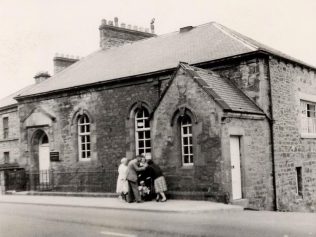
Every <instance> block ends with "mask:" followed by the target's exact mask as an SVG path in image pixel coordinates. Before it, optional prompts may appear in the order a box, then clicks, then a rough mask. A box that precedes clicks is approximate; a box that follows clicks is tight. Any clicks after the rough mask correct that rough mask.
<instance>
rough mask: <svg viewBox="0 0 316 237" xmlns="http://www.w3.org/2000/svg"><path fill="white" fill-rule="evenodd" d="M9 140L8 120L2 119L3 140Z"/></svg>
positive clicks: (6, 118)
mask: <svg viewBox="0 0 316 237" xmlns="http://www.w3.org/2000/svg"><path fill="white" fill-rule="evenodd" d="M7 138H9V118H8V117H4V118H3V139H7Z"/></svg>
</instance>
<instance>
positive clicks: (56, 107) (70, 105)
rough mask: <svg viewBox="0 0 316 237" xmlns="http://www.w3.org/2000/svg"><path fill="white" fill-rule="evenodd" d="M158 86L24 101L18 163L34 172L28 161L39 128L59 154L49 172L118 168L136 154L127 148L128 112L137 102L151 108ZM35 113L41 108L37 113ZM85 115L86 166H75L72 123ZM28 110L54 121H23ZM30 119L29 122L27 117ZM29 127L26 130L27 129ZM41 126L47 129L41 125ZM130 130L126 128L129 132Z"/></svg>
mask: <svg viewBox="0 0 316 237" xmlns="http://www.w3.org/2000/svg"><path fill="white" fill-rule="evenodd" d="M158 92H159V88H158V86H157V83H155V82H153V81H152V80H149V82H146V81H143V82H142V83H139V84H132V85H129V86H120V87H116V88H112V89H109V88H106V87H104V88H102V87H99V88H97V90H95V89H91V90H85V91H80V92H77V93H75V92H73V93H72V94H64V96H58V97H57V96H54V97H52V98H46V99H38V100H32V101H26V102H24V103H21V104H20V105H19V116H20V118H21V121H22V122H21V127H20V129H21V161H20V162H21V163H22V164H23V165H24V166H26V168H27V169H32V170H36V169H38V167H37V165H36V162H35V161H34V160H32V159H33V156H34V152H36V151H34V150H32V146H33V145H35V144H32V141H33V140H34V139H33V138H34V134H35V133H36V131H38V130H39V129H40V130H42V131H44V132H45V133H46V134H47V135H48V137H49V143H50V150H51V151H58V152H59V155H60V160H61V161H59V162H51V168H53V169H55V170H59V171H65V172H66V171H67V172H68V171H78V172H79V171H85V170H89V169H90V170H98V169H110V170H111V169H115V170H116V169H117V167H118V165H119V163H120V159H121V158H122V157H124V156H126V155H128V156H129V157H131V156H133V155H134V154H135V150H133V149H134V145H133V144H131V143H132V142H131V140H132V138H130V136H133V137H134V134H132V133H131V131H130V130H129V129H128V128H130V127H132V128H133V126H131V121H132V119H128V118H129V115H130V109H131V107H132V105H133V104H135V103H136V102H138V101H142V102H144V103H145V104H146V105H148V107H150V108H153V107H154V105H155V104H156V102H157V100H158ZM39 108H40V109H39ZM81 110H82V111H87V112H88V113H89V116H90V117H91V121H92V123H91V144H92V147H91V150H92V158H91V161H88V162H82V161H78V143H77V132H76V129H77V127H76V126H77V124H76V121H74V117H75V114H76V113H77V112H78V111H81ZM30 111H33V113H37V114H41V113H44V114H49V115H51V117H55V120H52V121H51V122H49V120H48V122H47V121H46V122H44V120H45V119H44V118H45V116H44V118H43V119H42V121H40V120H39V121H33V122H34V124H32V123H30V122H29V120H28V119H27V118H28V116H29V115H30ZM29 118H31V117H30V116H29ZM27 124H29V125H30V126H29V127H26V125H27ZM45 124H48V126H46V125H45ZM33 125H34V126H33ZM132 128H131V129H132Z"/></svg>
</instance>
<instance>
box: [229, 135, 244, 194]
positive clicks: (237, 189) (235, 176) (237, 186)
mask: <svg viewBox="0 0 316 237" xmlns="http://www.w3.org/2000/svg"><path fill="white" fill-rule="evenodd" d="M240 157H241V155H240V137H239V136H231V137H230V159H231V178H232V199H233V200H236V199H241V198H242V187H241V167H240Z"/></svg>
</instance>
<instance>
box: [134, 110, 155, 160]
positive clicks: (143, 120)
mask: <svg viewBox="0 0 316 237" xmlns="http://www.w3.org/2000/svg"><path fill="white" fill-rule="evenodd" d="M140 112H142V114H141V116H140V114H139V113H140ZM134 114H135V116H134V119H135V150H136V155H140V154H139V153H140V152H139V150H142V149H143V150H144V152H141V154H143V153H144V155H145V156H146V154H148V153H147V150H148V149H149V150H150V151H151V136H150V130H151V128H150V118H149V116H150V115H149V112H148V110H147V109H146V108H145V107H144V106H142V107H140V108H136V109H135V112H134ZM146 114H147V115H146ZM146 120H148V123H149V124H148V126H146ZM139 121H141V122H139ZM138 123H142V124H143V126H142V127H138ZM148 131H149V136H147V137H146V134H147V133H146V132H148ZM141 133H142V134H143V138H140V136H139V135H140V134H141ZM140 140H143V146H142V147H140V146H139V142H140ZM147 141H149V146H147ZM149 154H151V152H150V153H149Z"/></svg>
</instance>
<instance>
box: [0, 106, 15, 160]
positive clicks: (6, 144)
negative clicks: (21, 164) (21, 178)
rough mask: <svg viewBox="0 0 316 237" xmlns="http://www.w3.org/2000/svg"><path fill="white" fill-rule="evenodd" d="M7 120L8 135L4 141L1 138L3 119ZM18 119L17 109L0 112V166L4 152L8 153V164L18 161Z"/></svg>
mask: <svg viewBox="0 0 316 237" xmlns="http://www.w3.org/2000/svg"><path fill="white" fill-rule="evenodd" d="M4 117H8V119H9V134H8V137H7V138H6V139H4V137H3V118H4ZM18 124H19V117H18V112H17V107H14V108H11V109H6V110H2V111H0V164H1V163H3V162H4V152H9V157H10V160H9V162H11V163H12V162H17V161H18V160H19V156H20V153H19V137H20V131H19V126H18Z"/></svg>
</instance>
